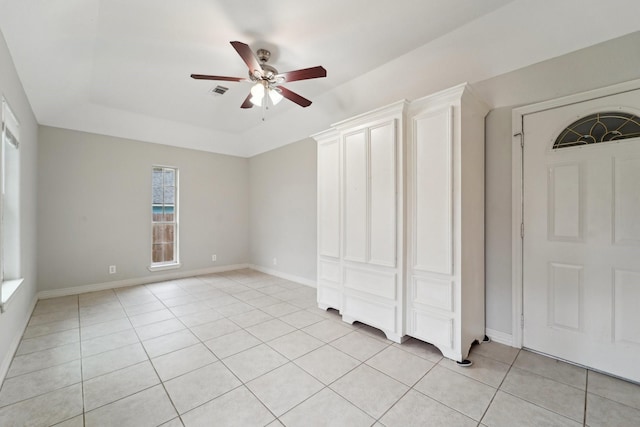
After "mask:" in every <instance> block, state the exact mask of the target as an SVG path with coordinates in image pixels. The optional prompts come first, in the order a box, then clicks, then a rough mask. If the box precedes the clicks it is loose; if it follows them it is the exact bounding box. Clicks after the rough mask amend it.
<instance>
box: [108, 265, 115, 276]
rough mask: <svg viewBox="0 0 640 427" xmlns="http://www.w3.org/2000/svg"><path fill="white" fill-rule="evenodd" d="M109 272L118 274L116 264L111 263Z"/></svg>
mask: <svg viewBox="0 0 640 427" xmlns="http://www.w3.org/2000/svg"><path fill="white" fill-rule="evenodd" d="M109 274H116V266H115V265H110V266H109Z"/></svg>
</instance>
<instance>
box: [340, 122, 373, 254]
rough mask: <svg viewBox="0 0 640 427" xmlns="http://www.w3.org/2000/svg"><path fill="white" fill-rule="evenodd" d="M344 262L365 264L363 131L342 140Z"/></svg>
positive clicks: (365, 150) (364, 151) (364, 140)
mask: <svg viewBox="0 0 640 427" xmlns="http://www.w3.org/2000/svg"><path fill="white" fill-rule="evenodd" d="M344 162H345V165H347V166H346V167H345V168H344V189H345V190H344V191H345V195H344V196H345V197H344V208H345V209H344V217H345V219H344V233H345V235H344V254H345V256H344V258H345V259H346V260H349V261H358V262H366V261H367V243H368V239H367V221H366V218H367V210H368V209H367V187H368V186H367V139H366V135H365V131H360V132H357V133H353V134H350V135H347V136H345V138H344Z"/></svg>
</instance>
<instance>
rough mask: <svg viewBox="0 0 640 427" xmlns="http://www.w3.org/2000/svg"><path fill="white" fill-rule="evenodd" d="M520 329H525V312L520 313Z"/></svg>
mask: <svg viewBox="0 0 640 427" xmlns="http://www.w3.org/2000/svg"><path fill="white" fill-rule="evenodd" d="M520 329H524V314H521V315H520Z"/></svg>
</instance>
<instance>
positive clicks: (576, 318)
mask: <svg viewBox="0 0 640 427" xmlns="http://www.w3.org/2000/svg"><path fill="white" fill-rule="evenodd" d="M603 111H626V112H630V113H634V114H636V115H640V90H636V91H631V92H626V93H622V94H617V95H612V96H607V97H604V98H599V99H595V100H591V101H587V102H580V103H577V104H572V105H567V106H563V107H559V108H554V109H550V110H546V111H542V112H537V113H534V114H529V115H527V116H524V123H523V130H524V164H523V174H524V243H523V312H524V331H523V345H524V346H525V347H527V348H530V349H532V350H536V351H540V352H542V353H546V354H549V355H552V356H555V357H558V358H561V359H565V360H568V361H572V362H575V363H578V364H582V365H585V366H588V367H592V368H594V369H597V370H601V371H605V372H609V373H611V374H613V375H617V376H621V377H624V378H628V379H630V380H633V381H638V382H640V138H632V139H624V140H620V141H618V142H603V143H594V144H588V145H582V146H575V147H565V148H556V149H554V148H553V144H554V141H555V140H556V138H557V137H558V135H560V133H561V132H562V131H563V130H564V129H565V128H566V127H567V126H569V125H570V124H571V123H572V122H574V121H576V120H578V118H580V117H585V116H588V115H590V114H593V113H596V112H603ZM595 126H596V127H597V126H601V124H597V123H596V124H595ZM583 128H584V129H578V133H581V134H587V133H588V132H591V131H593V132H595V133H597V131H598V129H597V128H594V129H591V125H589V126H587V127H584V126H583Z"/></svg>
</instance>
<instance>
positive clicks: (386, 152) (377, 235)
mask: <svg viewBox="0 0 640 427" xmlns="http://www.w3.org/2000/svg"><path fill="white" fill-rule="evenodd" d="M370 135H371V136H370V144H369V147H370V150H369V151H370V156H371V167H370V174H371V189H370V194H371V209H370V215H371V226H370V228H371V234H370V241H371V243H370V244H371V246H370V260H369V263H371V264H378V265H383V266H387V267H395V265H396V206H397V205H396V136H395V126H394V122H388V123H385V124H384V125H382V126H378V127H375V128H372V129H371V133H370Z"/></svg>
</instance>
